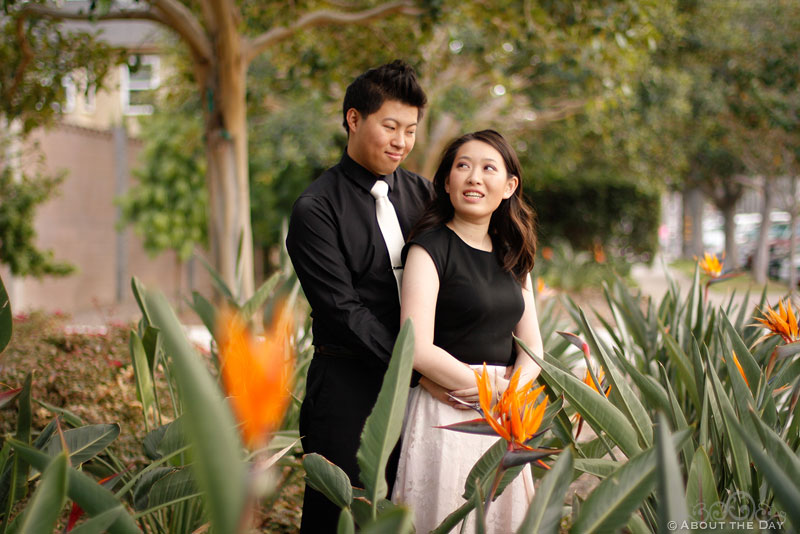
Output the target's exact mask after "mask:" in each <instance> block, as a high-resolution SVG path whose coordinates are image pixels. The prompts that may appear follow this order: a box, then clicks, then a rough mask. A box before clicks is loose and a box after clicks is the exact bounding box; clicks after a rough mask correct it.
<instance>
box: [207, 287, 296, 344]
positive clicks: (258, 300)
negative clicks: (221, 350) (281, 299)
mask: <svg viewBox="0 0 800 534" xmlns="http://www.w3.org/2000/svg"><path fill="white" fill-rule="evenodd" d="M280 276H281V273H280V272H276V273H274V274H273V275H272V276H270V277H269V278H267V279H266V280H265V281H264V283H263V284H261V286H260V287H259V288H258V289H257V290H256V292H255V293H254V294H253V296H252V297H250V300H248V301H247V302H245V303H244V305H243V306H242V309H241V310H240V313H241V314H242V318H243V319H244V320H245V321H249V320H250V318H251V317H253V315H254V314H255V313H256V312H257V311H258V310H259V309H261V307H262V306H263V305H264V302H266V300H267V299H268V298H269V296H270V294H271V293H272V291H273V290H274V289H275V286H276V285H278V282H279V281H280ZM212 332H213V330H212Z"/></svg>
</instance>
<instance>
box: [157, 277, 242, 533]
mask: <svg viewBox="0 0 800 534" xmlns="http://www.w3.org/2000/svg"><path fill="white" fill-rule="evenodd" d="M145 301H146V303H147V307H148V309H149V310H150V313H151V314H152V317H153V325H154V326H156V327H157V328H158V329H159V330H160V331H161V336H162V337H163V341H164V349H165V350H166V353H167V354H168V355H169V356H170V361H171V363H172V368H173V373H172V374H173V377H174V378H175V380H176V382H177V384H178V389H179V391H180V397H181V400H182V402H183V406H184V412H183V428H184V430H185V431H186V435H187V437H188V438H189V441H190V442H191V444H192V445H193V450H194V453H195V462H194V463H193V464H192V467H193V469H194V471H195V475H196V477H197V483H198V486H199V487H200V489H201V490H202V491H203V493H204V495H205V496H206V502H207V505H208V511H209V517H210V519H211V524H212V526H213V528H214V529H215V530H216V531H218V532H235V531H236V529H237V528H238V525H239V522H240V517H241V514H242V511H243V510H244V507H245V499H246V491H247V472H246V470H245V465H244V462H243V461H242V454H241V451H242V444H241V441H240V440H239V437H238V434H237V432H236V430H235V424H234V418H233V414H232V413H231V410H230V407H229V406H228V404H227V403H226V402H224V400H223V398H222V393H221V391H220V390H219V388H218V386H217V384H216V383H215V381H214V380H213V379H212V378H211V375H210V374H209V372H208V370H207V368H206V366H205V363H204V361H203V359H202V358H201V357H200V355H199V354H198V353H197V351H195V350H194V349H193V348H192V346H191V345H190V343H189V341H188V340H187V339H186V336H185V334H184V333H183V329H182V328H181V325H180V323H179V322H178V319H177V317H175V313H174V312H173V311H172V309H171V308H170V306H169V304H168V303H167V300H166V298H165V297H164V295H163V294H160V293H149V292H148V293H147V294H146V297H145Z"/></svg>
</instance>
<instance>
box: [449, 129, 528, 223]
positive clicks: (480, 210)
mask: <svg viewBox="0 0 800 534" xmlns="http://www.w3.org/2000/svg"><path fill="white" fill-rule="evenodd" d="M518 184H519V179H518V178H517V177H516V176H509V174H508V171H507V170H506V165H505V162H504V161H503V156H502V155H501V154H500V152H498V151H497V149H495V148H494V147H492V146H491V145H488V144H486V143H484V142H483V141H477V140H472V141H468V142H466V143H464V144H463V145H462V146H461V148H459V149H458V152H457V153H456V157H455V160H454V161H453V167H452V168H451V169H450V175H449V176H448V178H447V180H445V184H444V190H445V191H446V192H447V193H448V194H449V195H450V202H452V204H453V208H454V209H455V213H456V215H457V216H459V217H461V218H464V219H469V220H472V221H474V222H487V223H488V221H489V219H491V217H492V213H494V211H495V210H496V209H497V207H498V206H500V202H502V201H503V199H506V198H509V197H510V196H511V195H513V194H514V191H515V190H516V189H517V185H518Z"/></svg>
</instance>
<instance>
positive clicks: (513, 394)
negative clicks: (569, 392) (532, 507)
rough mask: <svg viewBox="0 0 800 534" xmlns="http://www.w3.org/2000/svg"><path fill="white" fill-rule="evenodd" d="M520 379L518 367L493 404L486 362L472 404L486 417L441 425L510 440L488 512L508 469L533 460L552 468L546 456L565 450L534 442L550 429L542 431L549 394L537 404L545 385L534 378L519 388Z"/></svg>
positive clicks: (485, 509)
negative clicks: (536, 385)
mask: <svg viewBox="0 0 800 534" xmlns="http://www.w3.org/2000/svg"><path fill="white" fill-rule="evenodd" d="M519 379H520V371H519V369H517V371H516V372H515V373H514V374H513V375H512V377H511V379H510V380H509V382H508V387H507V388H506V390H505V391H503V393H502V394H501V395H499V397H498V398H497V400H496V402H494V403H493V402H492V401H493V400H494V398H495V395H494V393H493V391H492V378H491V373H489V371H488V370H487V368H486V364H484V366H483V372H482V373H479V372H477V371H475V380H476V383H477V385H478V399H479V402H478V406H474V405H470V407H472V408H473V409H475V410H476V411H477V412H478V413H480V414H481V416H482V417H481V418H479V419H472V420H469V421H463V422H460V423H454V424H452V425H447V426H442V427H439V428H443V429H446V430H455V431H457V432H466V433H469V434H483V435H497V436H500V437H501V438H503V439H504V440H505V441H506V444H507V448H506V453H505V454H504V455H503V458H502V459H501V460H500V464H499V465H498V466H497V469H496V471H495V477H494V481H493V482H492V486H491V489H490V491H489V493H488V495H487V497H486V502H485V504H484V512H486V511H488V509H489V504H490V503H491V502H492V500H493V498H494V495H495V493H496V492H497V488H498V486H499V484H500V481H501V480H502V478H503V474H504V473H505V471H506V470H507V469H509V468H511V467H514V466H517V465H522V464H526V463H530V462H535V463H536V464H537V465H539V466H540V467H543V468H544V469H549V466H548V465H547V464H545V463H544V462H543V461H542V458H545V457H547V456H550V455H553V454H556V453H559V452H561V450H560V449H539V448H535V447H532V446H531V445H530V442H531V441H532V440H534V439H535V438H537V437H539V436H541V435H542V434H544V432H545V431H546V430H547V429H542V430H540V427H541V425H542V421H543V419H544V414H545V411H546V409H547V397H544V398H543V400H542V401H540V402H538V403H537V400H538V398H539V397H540V396H541V394H542V392H543V391H544V386H541V387H539V388H536V389H533V383H534V381H533V380H531V381H530V382H528V383H527V384H525V385H524V386H522V387H518V386H519Z"/></svg>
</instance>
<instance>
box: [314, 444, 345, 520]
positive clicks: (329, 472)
mask: <svg viewBox="0 0 800 534" xmlns="http://www.w3.org/2000/svg"><path fill="white" fill-rule="evenodd" d="M303 468H304V469H305V470H306V483H307V484H309V485H310V486H311V487H312V488H314V489H315V490H317V491H318V492H320V493H322V494H323V495H325V496H326V497H327V498H328V499H330V501H331V502H332V503H333V504H335V505H336V506H338V507H339V508H347V507H349V506H350V501H352V500H353V486H352V485H351V483H350V478H348V476H347V474H346V473H345V472H344V471H342V469H341V468H340V467H339V466H337V465H334V464H332V463H331V462H329V461H328V460H326V459H325V457H324V456H321V455H319V454H316V453H311V454H306V455H305V456H303Z"/></svg>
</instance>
